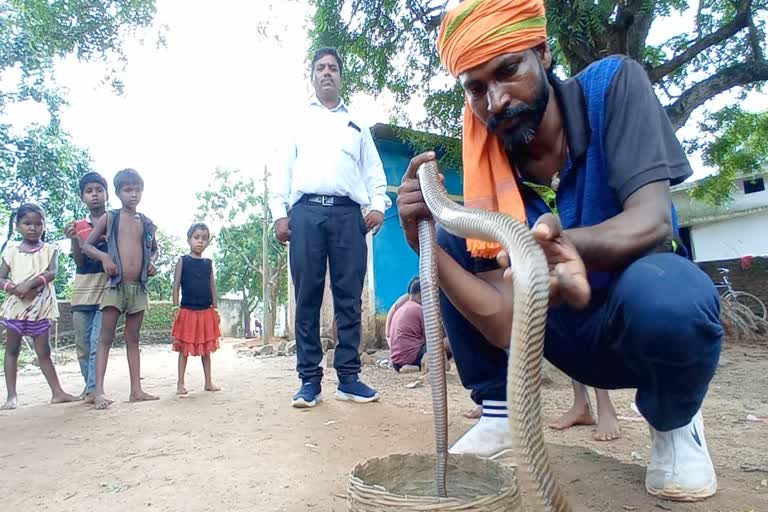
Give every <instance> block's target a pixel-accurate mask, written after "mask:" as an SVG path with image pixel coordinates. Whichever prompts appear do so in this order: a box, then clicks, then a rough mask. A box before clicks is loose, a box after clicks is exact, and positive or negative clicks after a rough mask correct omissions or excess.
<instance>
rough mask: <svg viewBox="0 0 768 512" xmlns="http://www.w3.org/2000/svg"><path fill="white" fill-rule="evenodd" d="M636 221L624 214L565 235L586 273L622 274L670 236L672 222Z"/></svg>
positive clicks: (632, 216)
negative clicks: (619, 271)
mask: <svg viewBox="0 0 768 512" xmlns="http://www.w3.org/2000/svg"><path fill="white" fill-rule="evenodd" d="M625 214H627V215H626V216H625V217H623V218H622V216H624V215H625ZM639 217H640V216H639V215H638V214H637V213H635V212H625V213H622V214H620V215H618V216H616V217H613V218H612V219H609V220H607V221H605V222H603V223H601V224H597V225H595V226H589V227H584V228H576V229H569V230H566V231H565V234H566V236H567V237H568V238H569V239H570V240H571V241H572V242H573V245H575V246H576V249H577V250H578V251H579V255H581V258H582V259H583V260H584V264H585V265H586V267H587V270H591V271H613V270H621V269H623V268H624V267H626V266H627V265H629V264H630V263H631V262H632V261H634V260H636V259H637V258H639V257H640V256H642V255H643V254H646V253H648V252H649V251H651V250H652V249H654V248H655V247H657V246H658V245H659V244H661V243H662V242H664V241H665V240H667V239H668V238H669V237H670V236H672V224H671V222H669V221H665V220H661V221H660V222H649V221H648V219H642V218H639Z"/></svg>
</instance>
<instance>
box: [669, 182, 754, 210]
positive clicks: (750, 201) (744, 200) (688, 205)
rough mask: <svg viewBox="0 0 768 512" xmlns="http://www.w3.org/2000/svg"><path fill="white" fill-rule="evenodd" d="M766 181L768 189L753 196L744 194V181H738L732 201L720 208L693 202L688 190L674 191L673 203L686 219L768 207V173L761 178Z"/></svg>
mask: <svg viewBox="0 0 768 512" xmlns="http://www.w3.org/2000/svg"><path fill="white" fill-rule="evenodd" d="M761 177H762V178H763V180H764V181H765V185H766V189H765V190H763V191H761V192H754V193H752V194H745V193H744V180H741V179H740V180H737V181H736V183H735V184H734V185H735V188H734V191H733V195H732V196H731V199H732V200H731V201H730V202H728V203H727V204H725V205H723V206H720V207H718V208H715V207H712V206H710V205H708V204H704V203H700V202H698V201H693V200H692V199H691V197H690V196H689V195H688V190H687V189H681V190H674V191H673V192H672V201H673V202H674V203H675V208H676V209H677V213H678V215H679V216H680V217H682V218H684V219H692V218H693V219H695V218H701V217H708V216H712V215H722V214H727V213H729V212H738V211H743V210H749V209H751V208H758V207H761V206H766V205H768V173H767V174H763V175H762V176H761Z"/></svg>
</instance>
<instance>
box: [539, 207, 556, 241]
mask: <svg viewBox="0 0 768 512" xmlns="http://www.w3.org/2000/svg"><path fill="white" fill-rule="evenodd" d="M561 232H562V228H561V226H560V220H559V219H558V218H557V217H556V216H555V215H553V214H551V213H545V214H544V215H542V216H541V217H539V218H538V220H537V221H536V224H534V225H533V236H534V237H535V238H536V240H538V241H540V242H543V241H548V240H554V239H556V238H558V237H559V236H560V234H561Z"/></svg>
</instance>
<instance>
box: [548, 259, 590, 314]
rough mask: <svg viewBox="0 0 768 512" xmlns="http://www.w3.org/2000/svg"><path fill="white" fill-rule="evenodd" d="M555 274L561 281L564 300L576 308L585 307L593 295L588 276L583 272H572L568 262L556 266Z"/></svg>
mask: <svg viewBox="0 0 768 512" xmlns="http://www.w3.org/2000/svg"><path fill="white" fill-rule="evenodd" d="M555 274H556V276H557V280H558V281H559V283H558V284H559V292H560V295H561V296H562V299H563V301H565V302H567V303H568V304H570V305H571V306H572V307H573V308H575V309H577V310H578V309H584V308H585V307H586V306H587V304H589V300H590V299H591V296H592V291H591V289H590V287H589V281H588V280H587V276H585V275H584V274H581V273H572V272H571V270H570V269H569V268H568V265H567V264H564V263H561V264H559V265H557V266H556V267H555Z"/></svg>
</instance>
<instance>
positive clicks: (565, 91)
mask: <svg viewBox="0 0 768 512" xmlns="http://www.w3.org/2000/svg"><path fill="white" fill-rule="evenodd" d="M552 89H554V91H555V98H556V100H557V103H558V105H559V106H560V113H561V115H562V116H563V123H564V124H565V136H566V138H567V140H568V149H569V151H570V155H571V161H572V162H578V161H580V160H581V159H582V158H584V156H585V155H586V153H587V148H588V147H589V139H590V136H591V135H592V129H591V128H590V127H589V117H588V116H587V107H586V101H585V100H584V91H583V90H582V88H581V84H580V83H579V81H578V80H576V79H575V78H570V79H567V80H558V79H555V80H553V81H552Z"/></svg>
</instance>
